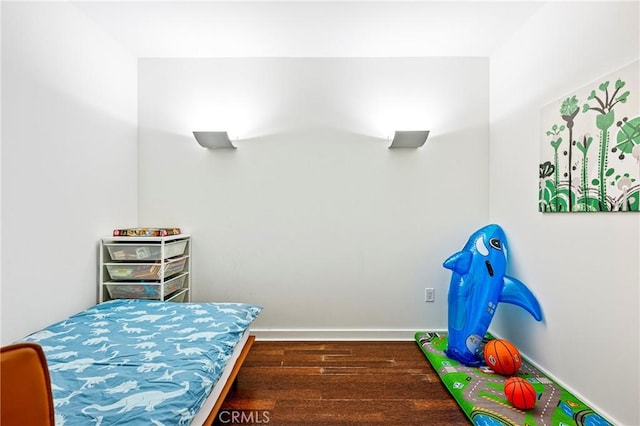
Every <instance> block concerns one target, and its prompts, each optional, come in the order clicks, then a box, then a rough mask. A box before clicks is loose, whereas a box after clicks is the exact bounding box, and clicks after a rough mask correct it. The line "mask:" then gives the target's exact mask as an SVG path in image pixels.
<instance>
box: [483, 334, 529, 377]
mask: <svg viewBox="0 0 640 426" xmlns="http://www.w3.org/2000/svg"><path fill="white" fill-rule="evenodd" d="M484 360H485V362H486V363H487V365H488V366H489V368H491V369H492V370H493V371H495V372H496V373H498V374H502V375H504V376H511V375H513V374H515V373H516V372H517V371H518V370H519V369H520V365H521V364H522V359H521V358H520V351H518V348H516V347H515V346H514V345H513V344H512V343H511V342H509V341H508V340H504V339H494V340H489V342H488V343H487V344H486V345H485V347H484Z"/></svg>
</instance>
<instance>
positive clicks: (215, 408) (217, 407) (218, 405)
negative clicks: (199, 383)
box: [204, 336, 256, 426]
mask: <svg viewBox="0 0 640 426" xmlns="http://www.w3.org/2000/svg"><path fill="white" fill-rule="evenodd" d="M255 340H256V337H255V336H249V337H248V338H247V342H246V343H245V345H244V347H243V348H242V351H241V352H240V355H239V356H238V359H237V360H236V363H235V365H234V366H233V369H232V370H231V373H230V374H229V380H227V382H226V383H225V384H224V387H223V388H222V391H221V392H220V396H218V399H217V400H216V403H215V404H214V405H213V408H212V409H211V412H210V413H209V415H208V416H207V420H205V422H204V424H205V425H207V426H211V425H213V422H214V421H215V420H216V416H217V415H218V412H219V411H220V408H221V407H222V404H223V403H224V400H225V399H226V397H227V395H228V394H229V391H230V390H231V388H232V387H233V386H234V385H235V384H236V380H237V377H238V373H239V372H240V367H242V364H243V363H244V360H245V359H246V358H247V355H248V354H249V351H250V350H251V346H253V342H254V341H255Z"/></svg>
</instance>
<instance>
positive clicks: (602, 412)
mask: <svg viewBox="0 0 640 426" xmlns="http://www.w3.org/2000/svg"><path fill="white" fill-rule="evenodd" d="M489 333H491V335H492V336H493V337H495V338H496V339H504V337H503V336H501V335H500V334H498V333H494V332H493V331H492V330H489ZM521 355H522V358H523V359H525V360H526V361H527V362H528V363H529V364H531V365H532V366H534V367H535V368H537V369H538V370H540V371H541V372H542V373H544V374H545V375H546V376H547V377H548V378H550V379H551V380H553V381H554V382H556V383H557V384H558V385H560V386H562V387H563V388H565V390H567V391H568V392H570V393H571V394H573V396H575V397H576V398H578V399H579V400H581V401H582V402H584V403H585V404H587V405H588V406H589V407H591V409H592V410H594V411H595V412H597V413H598V414H600V415H601V416H603V417H604V418H605V420H607V421H608V422H610V423H611V424H614V425H618V424H619V425H621V424H622V423H620V422H618V421H617V420H616V419H615V417H613V416H612V415H611V414H609V413H608V412H607V411H605V410H603V409H602V408H601V407H600V406H599V405H598V404H595V403H594V402H593V401H591V400H590V399H589V398H587V397H585V396H584V395H583V394H582V393H581V392H578V391H577V390H575V389H574V388H573V387H571V386H569V385H568V384H567V383H565V382H564V381H562V380H560V379H559V378H558V377H557V376H556V375H554V374H552V373H550V372H549V371H547V370H545V369H544V368H542V366H541V365H540V364H538V363H537V362H535V361H533V360H532V359H531V358H530V357H529V356H528V355H527V354H526V353H524V352H523V353H521Z"/></svg>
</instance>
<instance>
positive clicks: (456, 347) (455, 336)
mask: <svg viewBox="0 0 640 426" xmlns="http://www.w3.org/2000/svg"><path fill="white" fill-rule="evenodd" d="M507 252H508V249H507V239H506V237H505V234H504V231H503V230H502V228H501V227H500V226H498V225H487V226H485V227H484V228H481V229H479V230H477V231H476V232H475V233H473V234H472V235H471V237H469V241H467V244H466V245H465V246H464V248H463V249H462V251H459V252H457V253H455V254H453V255H451V256H450V257H449V258H448V259H447V260H446V261H445V262H444V264H443V266H444V267H445V268H447V269H451V270H452V271H453V274H452V276H451V283H450V284H449V346H448V348H447V350H446V355H447V356H448V357H449V358H452V359H455V360H457V361H460V362H462V363H463V364H465V365H469V366H477V365H480V364H481V363H482V362H483V359H482V356H481V355H480V354H479V353H478V349H479V347H480V343H481V342H482V338H483V337H484V335H485V334H486V332H487V329H488V328H489V323H491V319H492V318H493V314H494V313H495V311H496V308H497V307H498V303H499V302H505V303H511V304H514V305H517V306H520V307H522V308H524V309H526V310H527V311H528V312H529V313H530V314H531V315H533V317H534V318H535V319H536V320H538V321H540V320H541V319H542V314H541V312H540V305H539V304H538V301H537V300H536V298H535V296H534V295H533V294H532V293H531V291H529V289H528V288H527V287H526V286H525V285H524V284H523V283H522V282H520V281H518V280H517V279H515V278H513V277H509V276H507V275H505V271H506V269H507Z"/></svg>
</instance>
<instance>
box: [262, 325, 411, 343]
mask: <svg viewBox="0 0 640 426" xmlns="http://www.w3.org/2000/svg"><path fill="white" fill-rule="evenodd" d="M417 331H419V330H415V329H411V330H409V329H362V328H357V329H317V328H313V329H298V328H295V329H292V328H253V327H252V328H251V334H253V335H254V336H256V340H289V341H291V340H305V341H329V340H361V341H362V340H368V341H375V340H386V341H390V340H396V341H397V340H400V341H402V340H405V341H410V340H414V335H415V334H416V332H417Z"/></svg>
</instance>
